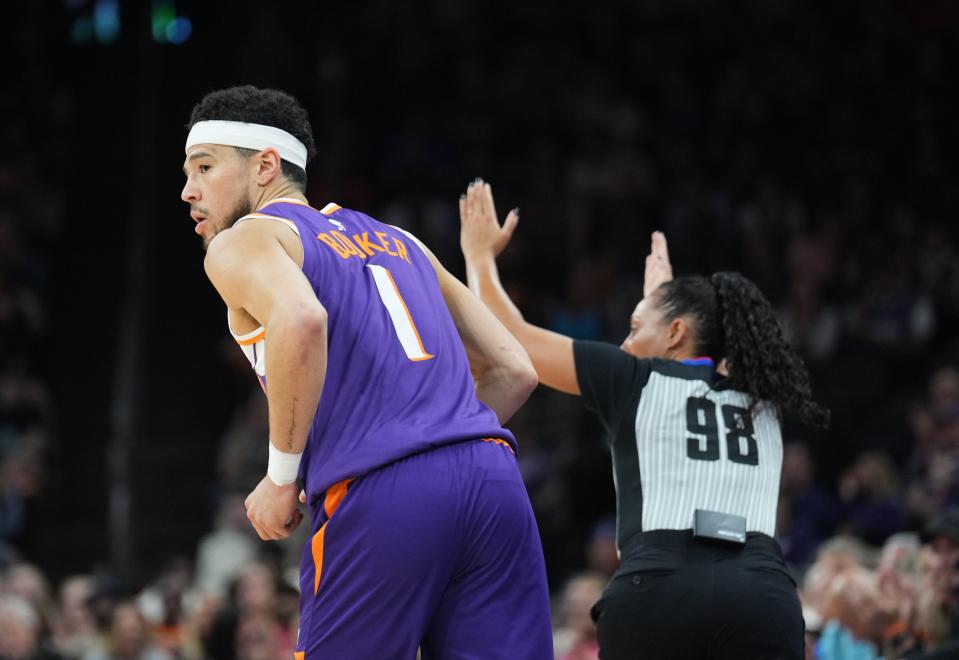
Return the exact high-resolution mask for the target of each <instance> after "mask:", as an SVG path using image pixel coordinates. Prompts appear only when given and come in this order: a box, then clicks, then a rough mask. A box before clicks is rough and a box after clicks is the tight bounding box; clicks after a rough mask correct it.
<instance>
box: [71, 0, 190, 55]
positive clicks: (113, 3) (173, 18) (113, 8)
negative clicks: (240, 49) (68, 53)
mask: <svg viewBox="0 0 959 660" xmlns="http://www.w3.org/2000/svg"><path fill="white" fill-rule="evenodd" d="M63 5H64V6H65V7H66V8H67V10H68V11H69V12H70V13H73V14H74V15H75V17H74V19H73V23H72V24H71V25H70V41H72V42H73V43H75V44H89V43H94V42H96V43H99V44H112V43H114V42H116V40H117V39H119V38H120V32H121V28H122V26H123V21H122V19H121V16H120V0H93V1H92V2H91V0H63ZM150 32H151V33H152V34H153V40H154V41H156V42H158V43H161V44H173V45H174V46H178V45H180V44H182V43H185V42H186V41H187V40H188V39H189V38H190V36H191V35H192V34H193V22H192V21H191V20H190V19H189V18H188V17H186V16H177V13H176V4H175V3H174V2H173V0H152V5H151V11H150Z"/></svg>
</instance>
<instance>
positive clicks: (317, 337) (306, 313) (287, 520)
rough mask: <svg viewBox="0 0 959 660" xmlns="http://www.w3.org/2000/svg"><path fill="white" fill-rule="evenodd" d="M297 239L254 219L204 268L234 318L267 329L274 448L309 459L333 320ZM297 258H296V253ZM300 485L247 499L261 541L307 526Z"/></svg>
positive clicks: (263, 490) (210, 254)
mask: <svg viewBox="0 0 959 660" xmlns="http://www.w3.org/2000/svg"><path fill="white" fill-rule="evenodd" d="M298 248H299V249H301V248H300V246H299V241H298V239H297V238H296V236H295V235H294V234H293V233H292V232H290V231H289V229H287V228H286V227H285V226H283V225H280V224H279V223H275V222H269V221H258V220H249V221H247V222H244V223H241V224H239V225H237V226H235V227H233V228H232V229H228V230H225V231H223V232H221V233H220V234H218V235H217V237H216V238H215V239H214V240H213V241H212V242H211V243H210V246H209V249H208V251H207V255H206V259H205V261H204V268H205V269H206V273H207V275H208V276H209V278H210V281H211V282H212V283H213V285H214V287H216V289H217V291H218V292H219V294H220V296H221V297H222V298H223V301H224V302H225V303H226V305H227V307H228V309H229V310H230V311H231V313H235V314H240V315H248V316H249V317H251V318H252V319H255V320H256V322H257V323H259V324H260V325H262V326H263V327H264V329H265V331H266V334H267V336H268V338H269V340H268V341H267V343H266V351H267V355H266V365H267V370H268V372H267V378H268V382H269V388H268V395H267V396H268V399H269V418H270V419H269V422H270V443H271V444H272V445H273V447H274V448H275V449H276V450H278V451H279V452H283V453H284V454H298V453H301V452H302V451H303V449H304V447H305V446H306V440H307V435H308V433H309V429H310V424H311V423H312V421H313V416H314V414H315V412H316V407H317V405H318V403H319V400H320V394H321V392H322V390H323V381H324V378H325V375H326V358H327V356H326V348H327V341H326V340H327V338H326V332H327V317H326V310H325V309H324V308H323V305H322V304H320V302H319V300H317V298H316V295H315V294H314V292H313V289H312V287H311V286H310V284H309V282H308V281H307V279H306V277H304V275H303V273H302V271H301V270H300V268H299V265H298V264H297V261H295V259H296V258H302V257H301V256H300V254H298V253H297V249H298ZM291 253H292V254H291ZM298 492H299V488H298V487H297V485H296V483H295V482H293V483H289V484H283V485H277V484H276V483H275V482H274V481H273V480H272V479H271V478H270V477H269V476H267V477H264V479H263V480H262V481H261V482H260V484H259V485H258V486H257V487H256V489H255V490H254V491H253V492H252V493H251V494H250V496H249V497H248V498H247V502H246V504H247V515H248V517H249V518H250V521H251V522H252V523H253V526H254V528H255V529H256V531H257V533H258V534H259V535H260V537H261V538H263V539H265V540H270V539H280V538H284V537H286V536H288V535H289V534H290V533H291V532H292V531H293V530H294V529H295V528H296V526H297V525H298V524H299V522H300V520H301V519H302V515H301V514H300V512H299V510H298V509H297V494H298Z"/></svg>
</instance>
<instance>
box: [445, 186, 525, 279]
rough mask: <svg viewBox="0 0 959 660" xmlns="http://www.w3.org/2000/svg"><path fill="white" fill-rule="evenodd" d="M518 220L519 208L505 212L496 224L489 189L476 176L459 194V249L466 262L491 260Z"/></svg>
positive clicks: (502, 245)
mask: <svg viewBox="0 0 959 660" xmlns="http://www.w3.org/2000/svg"><path fill="white" fill-rule="evenodd" d="M518 222H519V209H513V210H512V211H510V212H509V213H508V214H507V215H506V221H505V222H503V226H500V224H499V219H498V218H497V217H496V206H495V205H494V204H493V189H492V188H490V185H489V184H488V183H486V182H484V181H483V180H482V179H476V180H475V181H473V182H472V183H470V184H469V186H468V187H467V188H466V194H465V195H462V196H461V197H460V248H461V249H462V250H463V256H464V257H465V258H466V260H467V261H474V260H478V259H494V258H496V255H498V254H499V253H500V252H502V251H503V248H505V247H506V245H507V244H508V243H509V239H510V238H511V237H512V236H513V230H515V229H516V224H517V223H518Z"/></svg>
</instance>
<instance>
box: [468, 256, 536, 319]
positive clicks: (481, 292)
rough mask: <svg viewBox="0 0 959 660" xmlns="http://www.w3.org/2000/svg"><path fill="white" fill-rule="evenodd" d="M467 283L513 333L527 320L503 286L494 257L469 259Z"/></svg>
mask: <svg viewBox="0 0 959 660" xmlns="http://www.w3.org/2000/svg"><path fill="white" fill-rule="evenodd" d="M466 284H467V285H468V286H469V288H470V290H471V291H472V292H473V293H475V294H476V295H477V296H478V297H479V299H480V300H482V301H483V304H484V305H486V306H487V307H488V308H489V310H490V311H491V312H493V314H495V315H496V318H497V319H499V321H500V323H502V324H503V325H505V326H506V329H507V330H509V331H510V332H511V333H512V334H513V335H516V334H517V333H518V331H519V329H520V328H521V327H522V324H524V323H525V322H526V321H525V319H524V318H523V314H522V312H520V311H519V308H518V307H516V305H515V304H513V301H512V300H510V297H509V294H508V293H506V289H504V288H503V285H502V283H501V282H500V279H499V271H498V270H497V268H496V259H494V258H493V257H489V258H484V259H476V260H467V262H466Z"/></svg>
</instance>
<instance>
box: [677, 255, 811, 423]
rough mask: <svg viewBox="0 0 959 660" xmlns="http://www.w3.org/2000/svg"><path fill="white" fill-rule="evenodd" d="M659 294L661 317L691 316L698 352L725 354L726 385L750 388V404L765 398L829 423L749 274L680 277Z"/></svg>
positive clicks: (779, 406) (803, 418)
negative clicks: (727, 375)
mask: <svg viewBox="0 0 959 660" xmlns="http://www.w3.org/2000/svg"><path fill="white" fill-rule="evenodd" d="M659 294H660V299H659V307H660V309H661V310H663V317H664V319H665V320H666V321H667V322H671V321H672V320H673V319H675V318H678V317H680V316H687V317H691V318H692V319H693V326H694V327H693V332H694V336H695V344H696V345H695V352H696V354H697V355H709V356H711V357H713V358H714V359H716V360H721V359H725V360H726V366H727V369H728V370H729V379H730V386H731V387H733V388H734V389H737V390H740V391H742V392H746V393H747V394H749V396H750V397H751V399H752V405H751V409H754V408H755V406H756V405H757V404H758V403H759V402H761V401H769V402H771V403H773V404H774V405H775V406H776V409H777V410H778V411H781V412H785V413H787V414H789V415H791V416H793V417H794V418H795V419H797V420H798V421H799V422H801V423H803V424H806V425H808V426H811V427H814V428H825V427H826V426H828V425H829V411H828V410H827V409H826V408H824V407H823V406H821V405H819V404H818V403H816V402H815V401H814V400H813V398H812V388H811V386H810V384H809V373H808V372H807V371H806V367H805V365H804V364H803V362H802V359H801V358H800V357H799V355H798V354H797V353H796V351H795V350H793V348H792V347H791V346H790V345H789V343H788V342H787V341H786V340H785V339H784V338H783V334H782V330H781V328H780V327H779V321H778V320H777V319H776V315H775V313H774V312H773V308H772V306H771V305H770V304H769V301H768V300H766V298H765V296H763V294H762V292H761V291H760V290H759V288H758V287H757V286H756V285H755V284H753V283H752V282H751V281H750V280H748V279H747V278H745V277H743V276H742V275H741V274H739V273H733V272H720V273H714V274H713V275H712V276H711V277H709V278H708V279H707V278H705V277H680V278H677V279H675V280H672V281H671V282H666V283H665V284H663V285H662V286H660V288H659Z"/></svg>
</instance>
